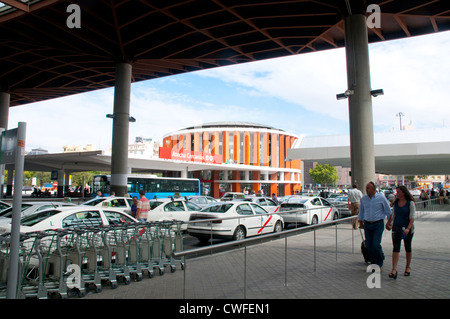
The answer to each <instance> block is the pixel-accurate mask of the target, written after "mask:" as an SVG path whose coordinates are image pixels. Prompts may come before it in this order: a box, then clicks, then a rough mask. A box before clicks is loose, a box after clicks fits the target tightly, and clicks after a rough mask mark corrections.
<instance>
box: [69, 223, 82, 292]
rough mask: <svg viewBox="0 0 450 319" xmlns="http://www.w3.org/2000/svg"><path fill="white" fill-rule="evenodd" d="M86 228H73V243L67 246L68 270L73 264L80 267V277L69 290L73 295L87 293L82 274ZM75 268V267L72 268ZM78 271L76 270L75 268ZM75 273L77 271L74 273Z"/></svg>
mask: <svg viewBox="0 0 450 319" xmlns="http://www.w3.org/2000/svg"><path fill="white" fill-rule="evenodd" d="M85 232H86V231H85V230H83V229H72V230H71V234H72V245H68V246H67V250H66V256H65V266H66V267H67V268H66V269H67V270H68V269H69V267H68V266H70V265H71V264H74V265H77V266H78V267H79V269H78V270H79V271H80V273H79V275H80V276H79V277H78V278H77V279H78V282H76V284H74V285H71V287H68V288H69V292H70V294H72V295H78V296H79V297H84V296H85V295H86V293H87V291H86V286H85V282H84V278H83V276H81V267H82V265H83V253H82V248H83V244H84V240H83V236H85ZM68 244H69V243H68ZM72 269H73V268H72ZM75 272H76V270H75ZM74 274H75V273H74Z"/></svg>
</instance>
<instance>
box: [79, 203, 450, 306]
mask: <svg viewBox="0 0 450 319" xmlns="http://www.w3.org/2000/svg"><path fill="white" fill-rule="evenodd" d="M449 230H450V212H444V211H441V212H433V213H428V214H426V215H423V216H420V218H419V219H418V220H417V221H416V234H415V236H414V240H413V261H412V269H411V276H410V277H404V276H402V275H400V276H399V277H398V279H397V280H393V279H390V278H388V274H389V272H390V266H391V253H390V251H391V247H392V244H391V239H390V233H389V232H387V231H385V233H384V235H383V241H382V245H383V249H384V252H385V255H386V260H385V266H384V269H383V270H382V272H381V274H379V277H377V278H375V277H373V276H374V274H372V273H371V272H370V271H369V272H368V269H367V267H368V266H367V265H366V264H365V263H364V261H363V257H362V255H361V253H360V243H361V238H360V237H359V236H360V235H359V232H357V231H352V230H351V227H350V224H347V225H346V224H344V225H340V226H338V228H337V234H338V237H337V238H338V241H337V251H336V240H335V234H336V229H335V228H334V227H332V228H327V229H321V230H318V231H317V232H316V240H314V233H313V232H309V233H305V234H300V235H298V236H292V237H289V238H288V240H287V241H286V240H285V239H278V240H273V241H270V242H265V243H263V244H260V245H252V246H250V247H247V248H245V249H244V248H243V247H241V248H239V249H235V250H232V251H227V252H222V253H218V254H212V255H207V256H202V257H197V258H192V259H187V260H185V271H176V272H175V273H172V274H170V275H169V276H155V277H154V278H152V279H146V280H143V281H140V282H133V283H132V284H131V285H121V286H120V287H119V288H118V289H115V290H112V289H104V290H103V292H102V293H101V294H95V293H90V294H88V296H86V298H88V299H154V298H158V299H183V298H186V299H217V298H219V299H244V297H245V298H247V299H279V300H281V299H317V298H318V299H356V298H358V299H367V298H370V299H373V298H378V299H392V298H394V299H430V298H431V299H435V298H438V299H447V298H448V297H449V296H450V278H449V277H448V276H447V272H448V269H449V267H450V243H449V241H448V240H443V239H445V238H448V232H449ZM314 241H315V242H316V245H317V248H316V251H314V249H313V245H314ZM286 242H287V245H286ZM286 256H287V257H286ZM404 263H405V260H404V254H403V250H402V254H401V257H400V262H399V270H400V273H402V268H401V267H404ZM375 275H377V273H375ZM371 276H372V277H371ZM378 280H379V281H378ZM368 281H370V282H372V283H373V285H372V286H376V285H377V284H378V283H379V288H376V287H374V288H369V286H370V283H369V286H368ZM244 283H245V285H244Z"/></svg>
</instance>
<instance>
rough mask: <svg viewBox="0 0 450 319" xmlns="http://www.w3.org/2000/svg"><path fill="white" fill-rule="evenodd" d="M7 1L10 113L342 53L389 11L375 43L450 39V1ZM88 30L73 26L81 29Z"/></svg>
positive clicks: (0, 48)
mask: <svg viewBox="0 0 450 319" xmlns="http://www.w3.org/2000/svg"><path fill="white" fill-rule="evenodd" d="M75 3H76V5H78V6H79V7H78V8H79V10H78V11H77V10H76V8H75V9H73V8H72V7H69V5H72V4H74V2H73V1H66V0H1V1H0V70H1V73H0V91H4V92H8V93H10V106H11V107H14V106H18V105H22V104H27V103H32V102H37V101H43V100H47V99H52V98H56V97H62V96H67V95H71V94H76V93H82V92H88V91H92V90H97V89H102V88H108V87H112V86H114V84H115V64H116V63H120V62H130V63H132V67H133V68H132V71H133V73H132V81H134V82H138V81H143V80H149V79H153V78H159V77H164V76H169V75H173V74H179V73H184V72H190V71H196V70H202V69H208V68H213V67H220V66H226V65H232V64H237V63H244V62H250V61H257V60H262V59H268V58H274V57H282V56H287V55H295V54H303V53H308V52H314V51H320V50H327V49H333V48H339V47H343V46H344V45H345V43H344V17H345V16H347V15H349V14H352V13H353V14H355V13H365V14H366V15H370V12H369V13H367V6H368V5H369V4H377V5H379V7H380V9H381V28H380V29H377V28H372V29H369V31H368V32H369V42H371V43H373V42H379V41H384V40H391V39H399V38H405V37H410V36H416V35H422V34H427V33H433V32H439V31H446V30H450V7H449V2H448V1H447V0H408V1H404V0H368V1H363V0H260V1H255V0H194V1H193V0H179V1H178V0H177V1H166V0H120V1H119V0H110V1H109V0H108V1H107V0H95V1H94V0H78V1H76V2H75ZM74 21H75V22H76V21H78V22H80V25H79V26H80V27H79V28H77V27H76V25H75V27H73V25H72V24H71V23H72V22H74Z"/></svg>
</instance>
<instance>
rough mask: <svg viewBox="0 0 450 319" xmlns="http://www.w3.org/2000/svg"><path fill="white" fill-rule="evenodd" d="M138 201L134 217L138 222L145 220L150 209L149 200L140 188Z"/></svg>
mask: <svg viewBox="0 0 450 319" xmlns="http://www.w3.org/2000/svg"><path fill="white" fill-rule="evenodd" d="M139 197H140V199H139V202H138V205H137V211H136V219H137V220H138V221H140V222H146V221H147V218H148V212H149V211H150V202H149V200H148V199H147V197H145V191H144V190H142V189H141V190H140V191H139Z"/></svg>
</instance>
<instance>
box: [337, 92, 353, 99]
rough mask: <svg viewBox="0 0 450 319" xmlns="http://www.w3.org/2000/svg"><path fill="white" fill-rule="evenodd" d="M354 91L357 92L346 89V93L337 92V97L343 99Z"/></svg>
mask: <svg viewBox="0 0 450 319" xmlns="http://www.w3.org/2000/svg"><path fill="white" fill-rule="evenodd" d="M354 93H355V91H353V90H346V91H345V92H344V93H339V94H336V99H337V100H343V99H346V98H348V97H349V96H350V95H353V94H354Z"/></svg>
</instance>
